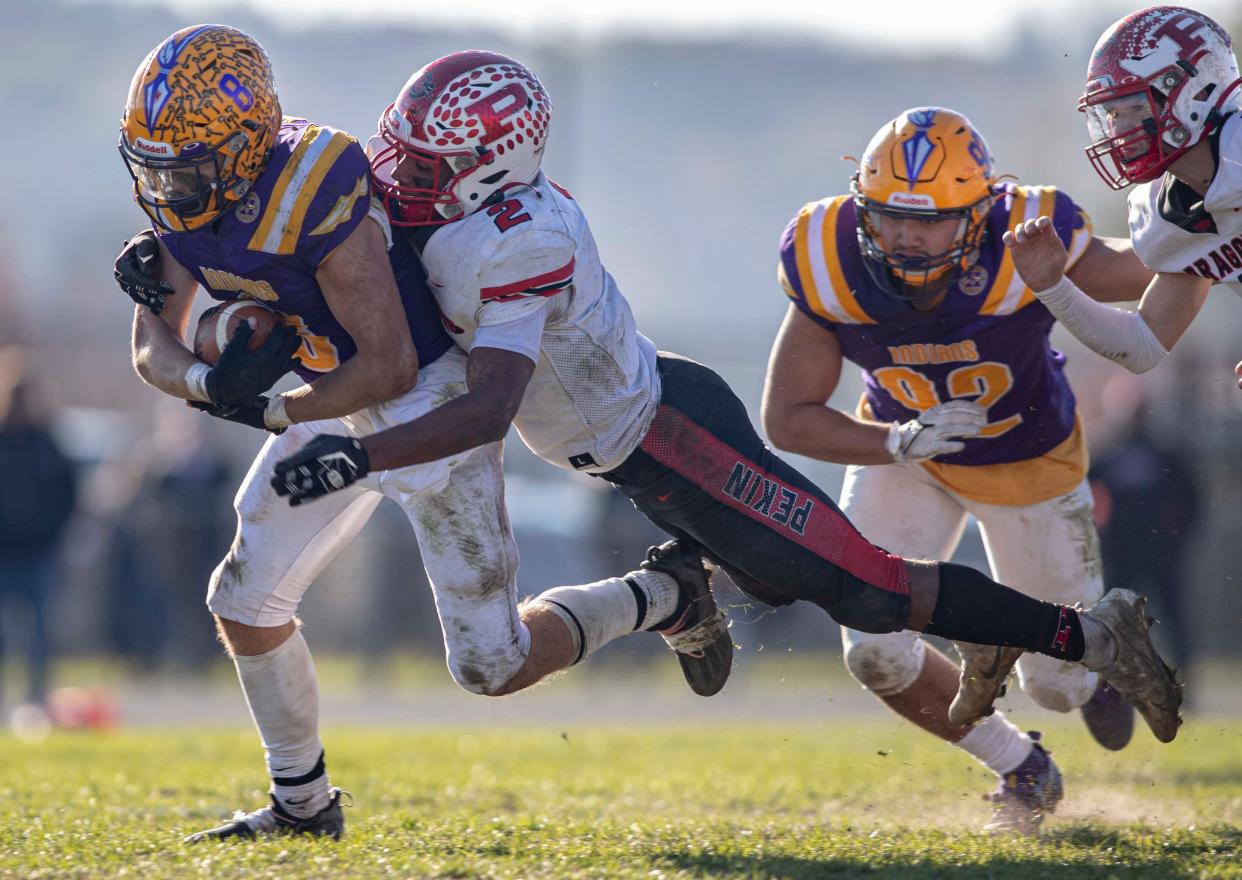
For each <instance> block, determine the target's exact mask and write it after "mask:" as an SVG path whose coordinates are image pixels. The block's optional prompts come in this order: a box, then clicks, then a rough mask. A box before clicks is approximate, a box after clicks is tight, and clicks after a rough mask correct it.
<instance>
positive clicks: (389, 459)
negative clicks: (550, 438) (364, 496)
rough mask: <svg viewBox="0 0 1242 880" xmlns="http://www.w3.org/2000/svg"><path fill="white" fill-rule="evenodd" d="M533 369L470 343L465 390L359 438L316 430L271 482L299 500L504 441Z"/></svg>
mask: <svg viewBox="0 0 1242 880" xmlns="http://www.w3.org/2000/svg"><path fill="white" fill-rule="evenodd" d="M534 370H535V362H534V361H532V360H531V359H530V358H528V357H526V356H525V355H522V354H518V353H517V352H513V351H507V350H505V349H500V348H475V349H473V350H472V351H471V352H470V360H469V362H468V363H467V367H466V381H467V385H468V388H469V390H468V391H467V392H466V393H465V394H463V395H462V396H460V397H456V398H454V399H453V400H450V401H449V402H448V403H446V404H444V405H443V406H439V407H437V408H436V409H433V410H432V411H431V412H429V413H427V414H426V415H424V416H421V417H419V418H417V419H415V420H414V421H412V422H407V423H405V424H404V425H398V426H397V427H395V428H389V429H388V430H387V431H381V432H380V433H378V434H372V435H371V436H369V437H365V438H363V439H362V440H361V441H359V440H356V439H355V438H353V437H333V436H328V435H324V434H321V435H319V436H317V437H315V438H314V439H313V440H312V441H311V442H310V443H308V444H307V445H306V446H304V447H302V448H301V449H299V450H298V451H297V452H296V453H294V454H293V455H291V456H290V457H289V458H286V459H283V460H281V461H279V462H277V463H276V468H275V471H274V473H273V475H272V479H271V484H272V488H274V489H275V490H276V493H277V494H278V495H282V496H287V497H288V498H289V503H290V504H293V505H295V506H296V505H298V504H301V503H303V502H305V501H309V500H311V499H313V498H319V497H320V496H323V495H326V494H327V493H329V492H333V491H336V490H338V489H344V488H345V487H346V486H348V485H350V484H351V483H353V482H354V481H356V480H359V479H361V478H362V477H364V476H366V475H367V473H369V472H370V471H382V470H390V469H392V468H399V467H408V466H410V465H416V464H422V463H424V462H428V461H436V460H437V459H441V458H445V457H447V456H450V455H456V454H457V453H460V452H465V451H466V450H468V449H474V448H475V447H477V446H482V445H483V444H485V443H492V442H495V441H497V440H501V439H503V438H504V436H505V434H506V433H507V432H508V430H509V425H510V424H511V423H512V421H513V418H514V416H516V415H517V411H518V407H519V406H521V404H522V396H523V395H524V394H525V393H526V385H527V383H529V382H530V377H531V374H532V373H533V372H534Z"/></svg>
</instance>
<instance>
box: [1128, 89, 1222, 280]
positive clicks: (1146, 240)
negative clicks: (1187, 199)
mask: <svg viewBox="0 0 1242 880" xmlns="http://www.w3.org/2000/svg"><path fill="white" fill-rule="evenodd" d="M1173 180H1174V178H1173V177H1171V176H1170V175H1168V174H1165V175H1164V176H1163V177H1160V178H1157V179H1156V180H1154V181H1152V182H1151V183H1144V184H1140V185H1139V186H1136V187H1135V188H1134V190H1133V191H1132V192H1131V193H1130V197H1129V204H1130V240H1131V241H1132V242H1133V243H1134V252H1135V253H1137V254H1138V256H1139V259H1141V260H1142V261H1143V263H1144V265H1146V266H1147V268H1148V269H1151V270H1152V271H1153V272H1183V273H1186V274H1190V275H1198V276H1200V277H1202V278H1211V279H1213V280H1215V281H1219V282H1221V283H1223V284H1227V285H1228V286H1229V287H1230V288H1231V289H1232V290H1233V291H1234V292H1235V293H1237V294H1239V295H1242V112H1240V113H1234V114H1233V115H1232V116H1230V117H1228V118H1227V119H1226V120H1225V123H1224V125H1223V126H1222V127H1221V131H1220V161H1219V162H1218V163H1217V167H1216V176H1215V177H1213V178H1212V184H1211V186H1209V187H1208V191H1207V194H1206V195H1205V196H1204V197H1203V207H1202V209H1201V210H1197V211H1196V210H1193V208H1195V207H1197V206H1190V207H1191V208H1192V210H1191V211H1190V213H1189V215H1187V214H1185V213H1182V212H1181V211H1180V210H1178V208H1180V207H1182V206H1176V205H1174V204H1173V203H1174V202H1175V201H1176V199H1172V198H1170V194H1169V193H1168V189H1169V187H1170V186H1171V185H1172V183H1173ZM1178 189H1179V190H1181V192H1182V193H1183V194H1184V195H1185V194H1188V193H1190V192H1191V191H1190V190H1189V189H1188V188H1186V187H1184V186H1182V187H1179V188H1178ZM1162 209H1163V210H1162ZM1204 212H1206V213H1204Z"/></svg>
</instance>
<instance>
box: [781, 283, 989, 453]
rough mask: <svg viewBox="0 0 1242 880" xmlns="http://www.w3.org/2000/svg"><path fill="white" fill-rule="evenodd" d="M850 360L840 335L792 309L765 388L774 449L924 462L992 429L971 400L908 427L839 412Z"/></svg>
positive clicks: (939, 409)
mask: <svg viewBox="0 0 1242 880" xmlns="http://www.w3.org/2000/svg"><path fill="white" fill-rule="evenodd" d="M842 361H843V358H842V354H841V344H840V342H839V341H838V340H837V337H836V334H835V333H833V332H832V331H830V330H826V329H824V328H823V327H820V326H819V325H818V324H816V323H815V322H814V321H812V320H811V319H810V318H808V317H807V316H806V315H804V314H803V313H802V312H801V311H800V310H799V309H798V307H797V306H795V305H792V304H791V305H790V306H789V311H788V312H786V314H785V321H784V323H783V324H782V325H781V329H780V332H779V333H778V334H777V337H776V344H775V345H774V346H773V348H772V357H771V358H770V360H769V361H768V375H767V382H766V383H765V386H764V390H763V429H764V431H766V432H767V435H768V437H769V439H770V440H771V441H772V445H773V446H776V447H777V448H778V449H784V450H787V451H789V452H796V453H798V454H800V455H806V456H809V457H811V458H818V459H820V460H821V461H833V462H838V463H841V464H888V463H890V462H893V461H919V460H922V459H927V458H931V457H933V456H937V455H947V454H951V453H954V452H959V451H961V449H962V446H963V444H962V442H961V440H962V438H966V437H975V436H978V434H979V432H980V431H981V430H982V429H983V427H984V425H985V424H986V423H987V411H986V410H985V409H983V407H981V406H979V405H977V404H975V403H973V402H971V401H967V400H951V401H949V402H947V403H944V404H940V405H939V406H935V407H932V408H931V409H929V410H927V411H926V412H924V413H921V414H920V415H919V417H918V418H917V419H912V420H911V421H909V422H907V423H905V424H897V423H895V422H894V423H889V422H869V421H865V420H863V419H859V418H855V417H854V416H852V415H849V414H848V413H844V412H842V411H841V410H837V409H831V408H829V407H828V406H827V402H828V398H829V397H831V396H832V392H833V391H834V390H836V387H837V382H838V381H839V380H840V378H841V365H842Z"/></svg>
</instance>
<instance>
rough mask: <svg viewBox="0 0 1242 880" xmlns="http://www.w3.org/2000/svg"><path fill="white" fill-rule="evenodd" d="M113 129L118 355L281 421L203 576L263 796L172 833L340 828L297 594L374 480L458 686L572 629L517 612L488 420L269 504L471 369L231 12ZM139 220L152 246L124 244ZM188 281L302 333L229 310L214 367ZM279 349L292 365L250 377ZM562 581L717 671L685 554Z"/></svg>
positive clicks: (159, 73)
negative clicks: (483, 426) (257, 804)
mask: <svg viewBox="0 0 1242 880" xmlns="http://www.w3.org/2000/svg"><path fill="white" fill-rule="evenodd" d="M170 83H171V85H170ZM239 110H241V111H243V113H244V115H242V116H240V117H239V116H238V111H239ZM204 144H207V145H212V146H210V148H204ZM121 148H122V154H123V155H124V156H125V158H126V162H127V164H128V165H129V167H130V169H131V172H132V173H133V175H134V181H135V195H136V197H137V198H138V200H139V201H140V204H141V205H142V206H143V207H144V209H145V210H146V211H147V212H148V214H149V216H150V218H151V220H152V221H153V222H156V223H158V225H159V226H160V229H161V232H160V234H159V236H158V237H149V235H140V236H138V237H136V238H135V240H134V241H135V243H134V245H133V246H132V247H127V248H126V249H125V251H124V252H123V253H122V255H121V257H120V258H119V259H118V262H117V266H116V277H117V280H118V282H119V283H120V284H121V286H122V288H123V289H124V290H125V291H126V293H127V294H128V295H129V296H130V297H131V298H133V299H134V300H135V301H136V302H138V303H139V306H140V308H139V309H138V310H137V311H136V313H135V316H134V336H133V361H134V366H135V369H137V370H138V372H139V374H140V375H141V376H142V377H143V378H144V379H145V380H146V381H147V382H148V383H149V384H151V385H153V386H154V387H156V388H158V389H160V390H161V391H163V392H164V393H167V394H170V395H172V396H174V397H179V398H182V399H188V400H191V401H196V402H198V403H200V404H201V405H202V407H203V408H205V409H206V410H207V411H208V412H210V413H211V414H212V415H214V416H217V417H220V418H226V419H229V420H231V421H241V422H243V423H244V424H247V425H250V426H252V427H255V428H266V429H268V430H271V431H272V432H273V434H279V435H280V436H272V437H270V438H269V439H268V441H267V444H266V445H265V446H264V447H263V450H262V451H261V452H260V454H259V457H258V458H256V460H255V463H254V465H253V466H252V467H251V469H250V472H249V474H248V475H247V477H246V480H245V482H244V483H243V484H242V487H241V489H240V490H239V492H238V494H237V499H236V502H235V506H236V509H237V518H238V529H237V535H236V538H235V540H234V542H233V546H232V547H231V548H230V550H229V552H228V555H227V556H226V557H225V559H224V560H223V561H222V562H221V563H220V565H219V566H218V567H217V569H216V571H215V572H214V573H213V575H212V578H211V587H210V592H209V596H208V607H209V608H210V610H211V611H212V613H213V614H214V615H215V617H216V620H217V625H218V627H219V631H220V633H221V638H222V641H223V642H224V643H225V644H226V645H227V647H228V649H229V652H230V654H231V655H232V656H233V659H234V662H235V664H236V667H237V673H238V678H239V680H240V681H241V683H242V687H243V690H244V691H245V696H246V701H247V704H248V705H249V707H250V710H251V714H252V715H253V718H254V721H255V725H256V726H257V727H258V729H259V733H260V736H261V739H262V742H263V745H264V748H265V750H266V753H267V765H268V772H269V775H270V777H271V783H272V787H271V803H270V804H269V805H268V806H264V807H262V808H260V809H258V810H254V811H251V812H240V813H238V814H237V815H235V816H234V817H233V819H232V820H230V821H228V822H226V823H225V824H223V825H220V826H218V827H216V828H212V829H208V830H205V831H201V832H199V833H197V834H194V835H192V836H191V837H190V838H189V840H190V841H201V840H226V839H233V838H247V839H249V838H254V837H256V836H258V835H267V834H277V833H290V834H310V835H315V836H330V837H333V838H336V837H339V836H340V835H341V833H342V832H343V830H344V822H345V820H344V814H343V813H342V811H341V804H340V799H341V791H340V789H336V788H332V787H330V786H329V779H328V772H327V763H326V758H325V755H324V751H323V745H322V743H321V740H320V735H319V696H318V684H317V681H316V677H315V671H314V664H313V663H312V660H311V654H310V648H309V646H308V645H307V643H306V639H305V638H304V637H303V634H302V632H301V628H300V626H299V623H298V621H297V619H296V613H297V610H298V607H299V605H300V603H301V600H302V597H303V595H304V594H305V592H306V590H307V589H308V588H309V587H310V585H311V583H312V581H314V580H315V578H316V577H317V575H318V574H319V573H320V572H321V571H322V570H323V568H324V567H325V566H326V565H327V564H328V562H329V561H330V560H331V559H332V558H333V557H335V556H336V554H337V553H339V552H340V550H341V549H342V548H344V547H345V546H347V545H348V544H349V542H350V541H352V540H353V538H354V536H355V535H357V534H358V532H359V531H360V530H361V529H362V527H363V525H364V524H365V523H366V521H367V519H368V518H369V517H370V515H371V513H372V511H374V510H375V508H376V506H377V505H378V504H379V503H380V501H381V500H382V499H383V498H384V497H385V496H387V497H389V498H391V499H392V500H393V501H395V502H396V503H397V504H399V505H400V506H401V508H402V509H403V510H404V511H405V513H406V515H407V517H408V519H409V521H410V524H411V526H412V527H413V528H414V530H415V533H416V534H417V536H418V541H419V546H420V548H421V551H422V554H421V555H422V561H423V564H424V567H425V568H426V571H427V575H428V580H429V581H430V583H431V587H432V591H433V594H434V598H435V605H436V611H437V613H438V615H439V617H440V623H441V628H442V630H443V634H444V642H445V651H446V655H447V661H448V666H449V669H450V671H451V673H452V675H453V678H454V680H455V681H456V682H457V683H458V684H460V685H461V686H462V687H463V688H464V689H466V690H468V691H470V692H472V693H476V694H481V695H487V696H497V695H501V694H507V693H511V692H513V691H515V690H519V689H521V688H524V687H527V686H529V685H531V684H533V683H535V682H536V681H538V680H539V679H540V678H541V677H542V676H543V675H544V674H546V672H548V671H550V670H551V669H553V668H557V667H556V666H553V665H549V664H548V663H547V662H545V660H544V659H543V658H544V657H545V655H546V654H547V653H548V652H549V651H551V652H553V653H554V654H555V655H556V656H563V655H564V653H565V652H564V650H563V646H562V644H561V643H562V642H564V641H567V640H568V636H567V635H566V636H564V637H562V636H561V635H560V634H559V633H555V632H553V633H552V635H553V636H556V637H557V638H558V641H555V642H551V643H550V642H549V641H548V640H547V638H545V635H546V634H545V633H540V632H534V633H532V632H531V631H530V630H528V629H527V627H526V626H525V625H524V624H523V623H522V621H521V619H520V617H519V614H518V607H517V567H518V558H517V546H516V544H515V542H514V540H513V535H512V532H511V530H510V528H509V518H508V514H507V513H506V511H505V506H504V494H503V489H504V483H503V479H504V478H503V472H502V469H501V444H500V443H499V442H496V443H484V442H471V443H469V444H468V447H465V448H468V449H469V451H468V452H467V451H464V449H465V448H463V451H461V452H459V453H454V454H446V455H444V456H435V457H434V458H435V460H430V461H425V462H424V463H422V464H420V465H418V466H416V467H410V468H402V469H399V470H396V471H386V470H376V471H375V472H373V473H372V474H371V475H370V476H369V477H368V478H366V479H363V480H360V481H358V482H356V483H354V484H353V485H351V486H350V487H349V488H348V489H345V490H344V491H342V492H338V493H336V494H334V495H333V496H332V498H331V499H330V500H329V501H328V502H327V503H322V504H317V505H314V506H307V507H299V508H297V509H295V510H289V509H283V505H281V504H280V502H279V500H278V499H277V498H276V496H275V495H274V494H273V492H272V487H271V485H270V481H269V479H268V472H269V471H270V469H271V467H272V465H271V464H270V462H275V461H278V460H280V459H282V458H285V457H286V456H288V455H289V454H290V453H292V452H294V451H295V450H297V449H298V448H299V447H301V446H302V445H303V444H304V443H306V441H307V440H309V439H310V438H312V437H313V436H315V435H316V434H319V433H321V432H323V431H339V432H345V433H357V434H359V435H363V434H372V433H375V432H376V431H379V430H382V429H383V428H385V427H388V426H390V425H399V424H402V423H405V422H409V421H410V420H412V419H416V418H417V417H418V416H419V415H421V414H423V413H425V412H428V411H430V410H432V409H433V408H435V407H437V406H440V405H441V404H443V403H444V401H445V400H448V399H451V398H453V397H455V396H457V395H460V394H462V393H464V392H465V390H466V388H465V386H466V357H465V355H464V353H463V352H462V350H461V349H460V348H459V347H458V346H456V345H454V344H453V343H452V341H451V340H450V339H449V337H448V335H447V334H446V333H445V331H444V329H443V326H442V323H441V321H440V317H439V314H438V312H437V308H436V304H435V301H434V300H433V299H432V297H431V293H430V291H429V290H428V289H427V284H426V279H425V277H424V273H423V270H422V266H421V265H420V264H419V263H418V259H417V256H416V255H415V254H414V253H413V252H412V251H411V249H410V245H409V244H408V242H406V241H405V239H404V238H403V239H400V240H398V241H394V242H392V247H391V248H390V249H389V248H388V245H389V239H390V233H391V230H390V227H389V224H388V218H387V216H386V214H385V212H384V210H383V208H382V206H380V205H378V204H373V203H372V201H371V199H370V193H371V189H370V162H369V159H368V158H367V156H366V155H365V153H364V152H363V149H362V146H361V145H360V144H359V143H358V142H357V141H356V140H355V139H354V138H352V137H350V136H348V135H347V134H345V133H344V132H336V131H333V130H331V129H328V128H326V127H323V126H319V125H313V124H311V123H309V122H307V121H306V120H299V119H293V118H289V117H285V118H284V120H283V121H282V116H281V112H280V102H279V99H278V97H277V94H276V87H275V82H274V79H273V77H272V71H271V64H270V63H269V61H268V58H267V55H266V53H265V52H264V51H263V48H262V47H261V46H260V45H259V44H258V43H257V42H256V41H255V40H254V39H253V38H252V37H250V36H248V35H246V34H244V33H242V32H240V31H237V30H235V29H233V28H227V27H224V26H220V25H203V26H198V27H191V28H185V29H183V30H181V31H178V32H177V33H176V34H173V35H172V36H171V37H169V38H168V39H167V40H165V41H164V42H163V43H161V44H160V45H159V46H157V47H156V48H155V49H154V50H153V51H152V52H151V53H150V54H149V55H148V56H147V58H146V59H145V60H144V61H143V63H142V65H141V66H140V67H139V68H138V71H137V73H136V75H135V77H134V79H133V82H132V84H131V87H130V91H129V95H128V98H127V101H126V110H125V116H124V118H123V120H122V137H121ZM220 181H226V182H227V184H228V185H227V186H222V185H221V184H220V183H219V182H220ZM243 197H245V201H244V202H243V201H242V200H243ZM251 197H253V198H251ZM143 241H145V242H146V244H147V245H148V246H149V250H146V249H145V248H144V249H143V250H139V244H138V243H139V242H143ZM386 249H387V250H388V253H387V254H386V253H385V251H386ZM199 286H202V287H203V288H204V289H205V290H207V292H208V293H209V294H210V295H211V296H212V297H213V298H215V299H220V300H235V299H236V298H237V296H238V293H239V292H242V293H243V294H247V295H254V292H255V291H258V292H259V293H260V294H262V295H261V296H257V297H256V298H260V299H265V300H268V301H271V302H273V303H274V304H275V307H276V308H277V309H279V310H280V311H281V312H282V313H283V314H284V315H285V316H286V319H287V320H289V321H293V320H296V322H297V327H298V332H295V331H294V330H293V329H292V328H289V327H284V326H282V327H278V328H276V329H275V330H273V331H272V333H271V335H270V336H269V338H268V341H267V342H265V343H264V344H263V345H262V346H260V347H258V348H257V349H256V350H255V351H249V350H248V348H247V344H246V343H247V336H245V335H243V334H242V332H241V331H240V330H239V331H238V332H237V334H236V335H235V336H234V337H233V339H232V341H231V342H230V343H229V345H228V346H227V347H226V348H225V349H224V352H223V354H222V355H221V357H220V359H219V361H218V363H217V364H216V365H215V366H214V367H209V366H208V365H207V364H205V363H202V362H201V361H199V360H198V358H197V357H195V355H194V354H193V353H192V352H190V351H189V350H188V349H187V348H186V346H185V342H184V337H185V333H186V329H187V327H188V322H189V318H190V309H191V307H192V304H193V300H194V292H195V290H196V289H197V288H198V287H199ZM243 326H244V327H245V329H246V330H247V331H249V329H250V328H249V326H248V325H243ZM299 333H301V334H303V335H301V336H299ZM299 340H301V353H300V356H299V359H298V360H293V359H292V355H293V352H294V350H295V349H298V348H299ZM295 364H296V367H297V369H298V370H299V372H300V374H301V375H302V377H303V378H304V379H305V380H307V382H308V383H309V384H307V385H305V386H303V387H301V388H298V389H295V390H293V391H291V392H289V393H288V394H286V395H278V396H276V397H274V398H272V399H270V400H269V399H268V398H267V397H265V396H262V392H264V391H266V390H267V389H268V388H269V387H270V386H271V385H272V384H273V383H274V382H276V381H277V379H279V378H280V377H281V376H282V375H283V374H284V373H285V372H286V371H287V370H289V369H290V368H292V367H293V366H294V365H295ZM196 377H197V378H196ZM273 415H275V416H278V418H272V417H271V416H273ZM497 439H499V438H497ZM351 482H352V481H351ZM565 593H581V594H583V595H584V596H586V597H588V598H589V599H590V600H591V601H592V602H593V603H594V606H593V607H599V606H602V607H603V608H604V609H605V610H606V611H607V613H608V614H610V615H611V617H612V618H613V619H616V620H619V621H621V624H620V625H618V627H616V628H615V629H613V630H610V633H611V634H612V635H621V634H624V633H625V632H629V631H631V630H634V629H640V628H642V629H647V628H655V629H660V630H663V631H665V635H666V638H667V639H668V640H669V643H670V645H672V646H673V647H674V649H675V650H679V651H682V652H684V653H678V655H677V656H678V659H679V661H680V662H681V665H682V667H683V668H684V669H685V671H686V676H687V678H688V679H689V680H690V683H691V685H692V687H694V688H695V689H696V690H697V691H698V692H699V693H703V694H710V693H714V692H715V691H716V690H718V689H719V688H720V687H721V686H723V684H724V682H725V680H726V679H727V677H728V673H729V666H730V661H731V658H732V644H731V642H730V641H729V636H728V632H727V630H726V629H725V627H724V622H723V615H722V614H720V613H719V611H718V610H717V609H716V608H715V605H714V603H713V602H712V599H711V591H710V589H709V587H708V583H707V577H706V574H705V572H704V571H703V567H702V563H701V561H700V559H699V556H698V554H697V553H694V554H693V555H691V554H685V553H677V552H672V551H669V550H668V549H663V548H662V549H657V550H656V551H655V552H654V553H652V554H651V555H650V557H649V559H648V560H647V562H646V563H644V564H643V565H642V566H641V568H640V570H638V571H634V572H631V573H630V574H628V575H626V576H624V577H622V578H610V579H608V580H605V581H600V582H598V583H596V584H589V585H585V586H578V587H563V588H560V590H559V591H558V592H555V593H553V594H550V595H548V596H545V597H544V599H545V601H546V602H555V601H556V600H557V597H558V596H560V595H563V594H565ZM618 594H620V595H621V596H622V602H621V605H620V611H619V612H616V611H615V609H614V606H615V605H616V600H615V598H614V597H615V596H617V595H618ZM610 602H611V603H613V604H609V603H610ZM610 637H611V636H610ZM601 638H602V636H601ZM561 665H565V664H564V663H562V664H561Z"/></svg>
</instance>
